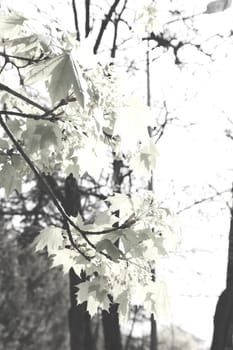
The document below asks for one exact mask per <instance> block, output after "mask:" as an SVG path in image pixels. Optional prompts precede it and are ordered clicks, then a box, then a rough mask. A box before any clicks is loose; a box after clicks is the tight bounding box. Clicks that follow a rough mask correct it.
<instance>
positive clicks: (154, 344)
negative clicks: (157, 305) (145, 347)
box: [150, 314, 158, 350]
mask: <svg viewBox="0 0 233 350" xmlns="http://www.w3.org/2000/svg"><path fill="white" fill-rule="evenodd" d="M150 324H151V333H150V350H158V339H157V323H156V320H155V318H154V314H151V317H150Z"/></svg>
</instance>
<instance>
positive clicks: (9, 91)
mask: <svg viewBox="0 0 233 350" xmlns="http://www.w3.org/2000/svg"><path fill="white" fill-rule="evenodd" d="M1 90H3V91H6V92H8V93H9V94H11V95H13V96H15V97H17V98H19V99H20V100H22V101H24V102H26V103H28V104H30V105H31V106H33V107H36V108H38V109H40V110H41V111H43V112H48V109H47V108H45V107H42V106H41V105H39V104H38V103H37V102H35V101H33V100H31V99H30V98H28V97H26V96H24V95H22V94H20V93H19V92H16V91H15V90H12V89H11V88H10V87H9V86H6V85H4V84H2V83H0V91H1Z"/></svg>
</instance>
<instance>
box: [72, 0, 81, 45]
mask: <svg viewBox="0 0 233 350" xmlns="http://www.w3.org/2000/svg"><path fill="white" fill-rule="evenodd" d="M72 8H73V14H74V23H75V29H76V39H77V40H78V41H80V32H79V26H78V14H77V8H76V3H75V0H72Z"/></svg>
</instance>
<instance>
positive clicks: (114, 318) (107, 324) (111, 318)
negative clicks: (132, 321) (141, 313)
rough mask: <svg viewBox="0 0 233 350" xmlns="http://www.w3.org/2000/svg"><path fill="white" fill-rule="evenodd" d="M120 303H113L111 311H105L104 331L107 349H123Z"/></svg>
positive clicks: (103, 314)
mask: <svg viewBox="0 0 233 350" xmlns="http://www.w3.org/2000/svg"><path fill="white" fill-rule="evenodd" d="M117 308H118V305H117V304H111V305H110V308H109V312H107V311H105V310H104V311H103V312H102V318H103V331H104V342H105V349H106V350H122V342H121V332H120V324H119V318H118V312H117Z"/></svg>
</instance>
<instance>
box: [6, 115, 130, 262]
mask: <svg viewBox="0 0 233 350" xmlns="http://www.w3.org/2000/svg"><path fill="white" fill-rule="evenodd" d="M0 125H1V126H2V128H3V130H4V131H5V132H6V134H7V136H8V137H9V139H10V140H11V141H12V142H13V144H14V145H15V147H16V149H17V150H18V151H19V153H20V155H21V156H22V157H23V159H24V160H25V162H26V163H27V164H28V166H29V167H30V169H31V170H32V172H33V173H34V175H35V177H36V178H37V179H38V180H39V181H40V182H41V183H42V185H43V186H44V187H45V189H46V191H47V193H48V195H49V196H50V198H51V199H52V201H53V203H54V205H55V207H56V208H57V209H58V211H59V212H60V214H61V216H62V218H63V220H64V223H65V226H66V229H67V233H68V237H69V239H70V243H71V244H72V246H73V247H74V248H75V249H76V250H78V251H79V252H80V249H79V247H78V246H77V245H76V244H75V242H74V241H73V238H72V234H71V231H70V228H69V224H70V225H71V226H72V227H74V228H75V229H76V230H77V231H78V232H79V233H80V234H81V236H82V237H83V239H84V240H85V241H86V242H87V243H88V245H89V246H90V247H92V248H93V249H94V250H96V246H95V245H94V244H93V243H92V242H91V241H90V240H89V239H88V238H87V236H86V235H88V234H105V233H110V232H113V231H116V230H118V229H121V228H124V227H125V224H123V225H122V226H119V227H117V228H116V227H114V228H111V229H109V230H104V231H99V232H91V231H85V230H82V229H80V227H79V226H77V225H76V224H75V223H74V222H73V221H72V220H71V219H70V217H69V216H68V215H67V214H66V212H65V210H64V208H63V206H62V205H61V204H60V203H59V201H58V199H57V197H56V195H55V194H54V192H53V190H52V188H51V187H50V185H49V183H48V182H47V180H46V178H45V176H44V175H43V174H42V173H41V172H40V170H39V169H37V168H36V166H35V165H34V164H33V162H32V161H31V159H30V158H29V157H28V155H27V154H26V153H25V152H24V150H23V148H22V147H21V146H20V144H19V143H18V141H17V140H16V139H15V137H14V135H13V134H12V133H11V131H10V129H9V128H8V126H7V125H6V123H5V122H4V121H3V119H2V116H1V114H0ZM99 253H100V254H101V255H104V256H105V257H106V258H108V259H109V260H112V258H111V256H110V255H108V254H105V253H104V252H102V251H100V252H99ZM83 254H84V253H82V255H83Z"/></svg>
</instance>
